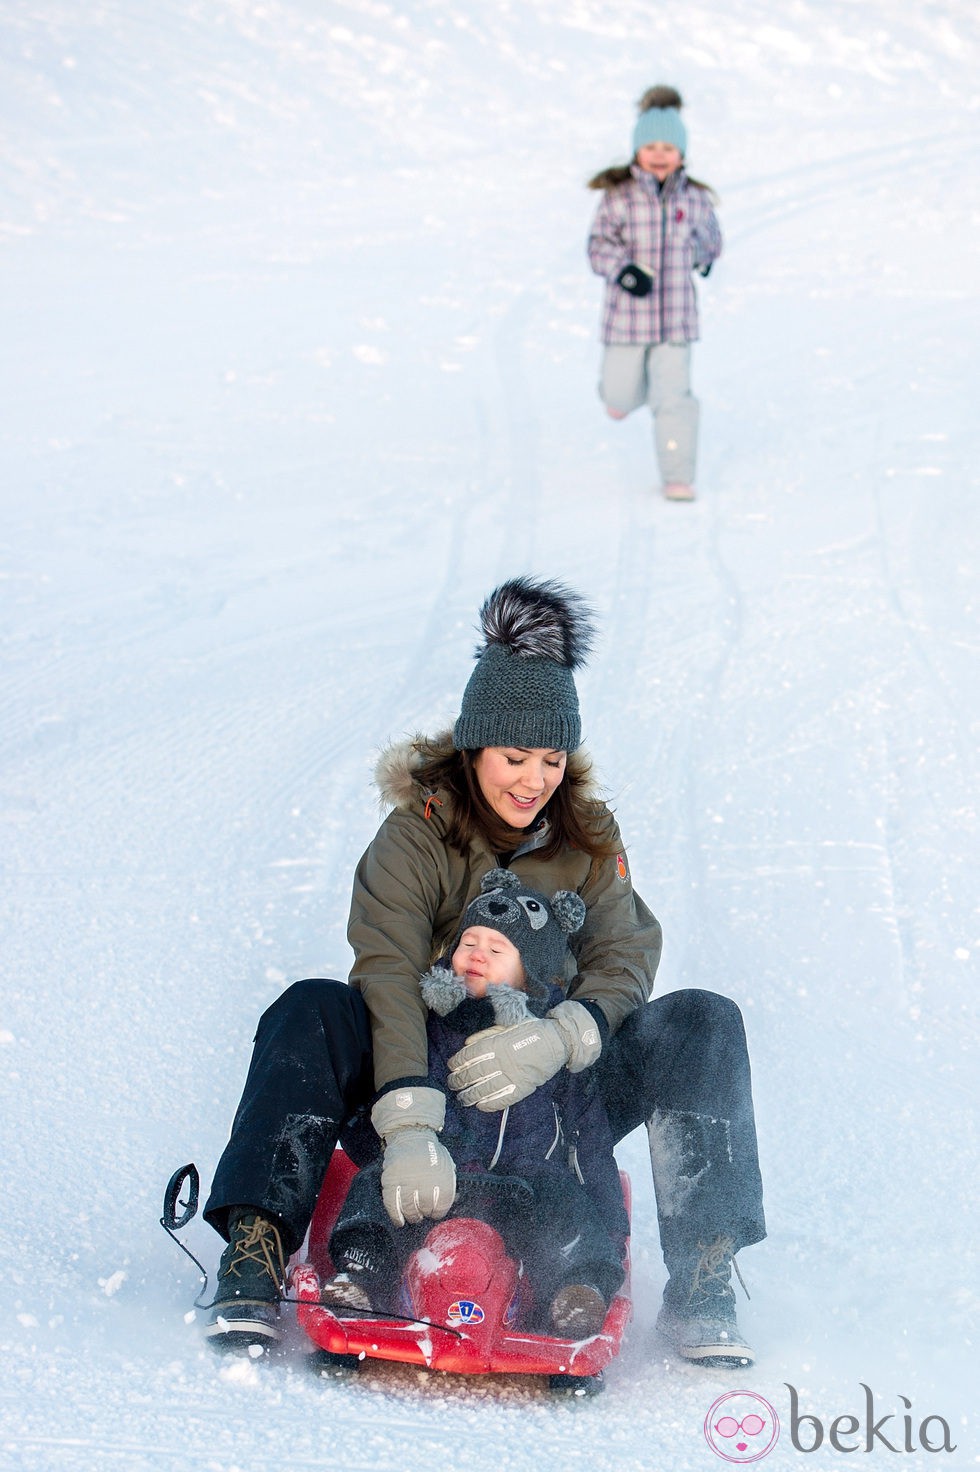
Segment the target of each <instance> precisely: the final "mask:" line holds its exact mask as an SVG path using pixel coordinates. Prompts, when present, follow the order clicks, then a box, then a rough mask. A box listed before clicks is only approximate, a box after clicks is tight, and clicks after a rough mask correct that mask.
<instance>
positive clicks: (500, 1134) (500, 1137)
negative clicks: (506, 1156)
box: [487, 1104, 510, 1170]
mask: <svg viewBox="0 0 980 1472" xmlns="http://www.w3.org/2000/svg"><path fill="white" fill-rule="evenodd" d="M509 1114H510V1105H509V1104H508V1105H507V1108H506V1109H505V1110H504V1112H503V1114H502V1115H501V1116H500V1129H499V1130H498V1131H497V1148H496V1150H495V1151H494V1152H493V1159H492V1160H491V1162H490V1164H489V1165H488V1166H487V1170H493V1168H494V1166H495V1165H496V1164H497V1161H498V1160H499V1159H500V1152H501V1150H503V1148H504V1131H505V1130H506V1128H507V1116H508V1115H509Z"/></svg>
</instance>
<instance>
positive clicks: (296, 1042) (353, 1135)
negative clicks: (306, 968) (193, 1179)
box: [204, 979, 766, 1256]
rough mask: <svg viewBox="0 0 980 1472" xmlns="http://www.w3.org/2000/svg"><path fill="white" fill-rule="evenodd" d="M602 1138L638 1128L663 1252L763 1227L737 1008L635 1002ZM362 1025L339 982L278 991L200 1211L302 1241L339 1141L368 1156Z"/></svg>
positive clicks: (608, 1084)
mask: <svg viewBox="0 0 980 1472" xmlns="http://www.w3.org/2000/svg"><path fill="white" fill-rule="evenodd" d="M594 1066H595V1068H596V1069H597V1070H598V1072H599V1078H600V1085H601V1089H602V1093H603V1098H604V1101H605V1105H606V1110H607V1113H608V1115H609V1122H610V1124H611V1126H612V1131H613V1137H614V1139H615V1140H617V1141H618V1140H621V1139H623V1138H624V1136H626V1135H628V1134H629V1133H630V1132H631V1131H632V1130H634V1129H636V1128H637V1127H638V1126H639V1125H641V1124H642V1125H646V1126H647V1131H648V1135H649V1139H650V1157H651V1162H652V1166H653V1180H654V1187H655V1190H656V1196H657V1214H658V1218H659V1224H660V1238H661V1243H662V1245H663V1248H664V1252H665V1254H667V1255H668V1256H669V1255H671V1254H675V1253H685V1252H688V1251H691V1250H693V1249H694V1248H696V1247H697V1246H698V1244H699V1243H701V1244H707V1243H708V1242H710V1241H712V1240H713V1239H714V1238H715V1237H717V1236H719V1235H725V1236H729V1237H731V1238H733V1239H734V1242H735V1248H736V1250H738V1249H739V1248H741V1247H747V1246H749V1245H750V1244H751V1243H753V1242H759V1241H761V1240H762V1238H763V1237H764V1236H765V1235H766V1228H765V1219H764V1216H763V1210H762V1180H761V1176H760V1172H759V1160H758V1150H757V1146H756V1133H755V1120H754V1115H753V1109H752V1086H751V1076H750V1070H749V1058H748V1049H747V1047H746V1042H745V1032H744V1028H743V1026H742V1017H741V1014H740V1012H739V1010H738V1008H737V1007H736V1006H735V1004H734V1002H732V1001H730V1000H729V999H728V998H727V997H723V996H719V995H718V994H717V993H715V992H707V991H700V990H687V991H676V992H668V993H666V994H665V995H663V996H659V997H655V998H654V999H653V1000H652V1001H650V1002H647V1003H646V1004H645V1005H644V1006H642V1007H638V1008H637V1009H636V1011H634V1012H632V1013H631V1014H630V1016H629V1017H628V1018H627V1019H626V1021H625V1022H624V1023H623V1025H622V1026H621V1027H620V1029H619V1031H618V1032H617V1033H616V1034H615V1036H614V1037H612V1038H610V1039H609V1040H608V1042H607V1043H606V1045H605V1047H604V1048H603V1050H602V1054H601V1056H600V1058H599V1060H598V1062H597V1063H596V1064H595V1065H594ZM374 1094H375V1089H374V1068H373V1059H372V1052H371V1028H370V1021H369V1018H368V1013H367V1008H366V1007H365V1005H364V1001H363V999H362V997H361V995H360V993H359V992H357V991H354V990H353V989H352V988H351V987H348V986H346V985H345V984H344V983H343V982H337V981H321V980H315V979H311V980H306V981H297V982H295V983H294V984H293V985H292V986H290V987H288V988H287V989H286V991H284V992H283V993H282V995H281V996H280V997H279V998H277V1000H276V1001H275V1002H273V1003H272V1005H271V1007H269V1008H268V1009H267V1011H265V1012H264V1013H263V1014H262V1017H261V1018H260V1019H259V1025H258V1030H257V1032H256V1035H255V1046H254V1049H253V1053H252V1061H251V1064H250V1066H249V1071H248V1076H247V1078H246V1080H245V1089H244V1092H243V1094H242V1099H241V1103H240V1104H239V1106H238V1111H237V1113H236V1115H235V1119H234V1122H233V1124H232V1129H231V1137H230V1139H229V1141H228V1144H227V1146H226V1147H225V1150H224V1152H223V1154H222V1156H221V1159H220V1160H219V1162H218V1166H217V1169H216V1171H215V1175H214V1181H213V1184H212V1188H211V1195H210V1197H209V1198H208V1202H207V1205H206V1207H205V1211H204V1215H205V1217H206V1219H207V1220H208V1221H209V1222H210V1223H211V1225H212V1226H213V1227H214V1228H215V1230H216V1231H218V1232H220V1233H221V1235H222V1236H224V1237H227V1235H228V1212H229V1208H231V1207H233V1206H254V1207H257V1208H258V1209H260V1210H261V1211H263V1212H264V1213H266V1214H267V1215H269V1216H272V1217H275V1218H278V1220H279V1222H280V1223H281V1225H282V1230H283V1236H284V1246H285V1247H286V1248H287V1250H288V1251H290V1252H293V1251H295V1250H296V1249H297V1248H298V1247H299V1246H300V1244H301V1243H302V1241H303V1238H304V1236H305V1235H306V1230H307V1228H308V1226H309V1223H310V1218H311V1217H312V1215H313V1208H314V1206H315V1204H316V1199H317V1195H318V1194H319V1190H320V1186H321V1183H322V1181H323V1177H324V1175H325V1173H326V1168H327V1164H328V1162H329V1159H330V1156H331V1154H332V1152H333V1150H334V1148H335V1146H336V1144H337V1142H338V1140H339V1141H340V1143H341V1144H342V1145H343V1146H344V1148H345V1149H346V1150H347V1152H348V1154H349V1155H350V1156H351V1158H352V1159H353V1160H354V1161H355V1163H356V1164H358V1165H366V1164H367V1163H368V1162H369V1161H370V1160H372V1159H375V1158H377V1156H378V1154H379V1152H380V1142H379V1140H378V1138H377V1136H376V1135H375V1133H374V1130H373V1129H372V1127H371V1123H370V1109H371V1104H372V1102H373V1100H374Z"/></svg>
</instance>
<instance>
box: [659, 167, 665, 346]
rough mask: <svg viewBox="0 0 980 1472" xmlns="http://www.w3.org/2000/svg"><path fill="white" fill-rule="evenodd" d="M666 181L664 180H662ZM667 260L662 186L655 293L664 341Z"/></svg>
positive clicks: (662, 189)
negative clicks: (658, 258) (657, 298)
mask: <svg viewBox="0 0 980 1472" xmlns="http://www.w3.org/2000/svg"><path fill="white" fill-rule="evenodd" d="M664 182H665V183H666V180H665V181H664ZM666 262H667V201H666V199H665V198H664V188H663V185H661V188H660V270H659V272H658V273H657V286H658V287H659V291H658V293H657V295H658V297H659V299H660V323H659V326H660V341H661V342H666V340H667V339H666V334H665V332H664V322H665V321H666V318H667V288H666V285H665V283H664V266H665V265H666Z"/></svg>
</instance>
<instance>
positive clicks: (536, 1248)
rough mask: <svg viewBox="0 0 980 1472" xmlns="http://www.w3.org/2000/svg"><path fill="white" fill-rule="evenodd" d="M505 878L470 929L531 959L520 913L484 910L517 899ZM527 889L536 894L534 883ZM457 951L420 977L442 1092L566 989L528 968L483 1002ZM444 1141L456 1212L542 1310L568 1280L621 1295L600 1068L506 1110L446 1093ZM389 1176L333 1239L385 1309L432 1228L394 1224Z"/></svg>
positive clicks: (563, 1072) (619, 1217)
mask: <svg viewBox="0 0 980 1472" xmlns="http://www.w3.org/2000/svg"><path fill="white" fill-rule="evenodd" d="M504 872H506V871H504ZM500 873H501V871H493V872H492V874H490V875H488V876H487V877H486V879H485V880H484V895H482V896H480V897H479V898H478V899H477V900H475V901H474V902H473V904H472V905H471V906H470V908H469V909H468V910H467V912H466V915H464V917H463V924H462V925H461V931H462V929H465V928H466V926H467V925H475V924H481V925H487V926H490V927H492V928H495V929H500V930H502V931H503V932H504V933H506V934H507V935H508V936H509V937H510V938H511V939H512V940H514V941H515V944H518V949H520V950H521V952H522V956H523V955H524V954H525V952H524V948H523V947H522V946H521V945H520V938H519V935H518V934H516V933H515V929H516V927H517V926H518V925H519V923H520V920H521V917H520V915H518V917H517V920H516V921H513V922H512V923H510V924H508V923H507V919H506V917H505V916H503V915H502V914H499V913H491V914H487V913H482V914H481V913H479V910H478V907H480V905H481V901H482V900H483V899H484V897H485V896H486V894H487V893H488V892H489V894H490V897H491V900H492V901H493V903H494V904H501V903H513V896H512V894H511V891H512V890H513V889H514V887H515V881H514V876H513V875H511V874H509V873H508V875H507V882H505V884H504V886H503V889H502V891H496V890H494V889H493V888H492V881H493V879H494V877H495V876H499V875H500ZM488 886H489V891H488ZM501 892H502V893H503V896H504V898H503V899H501V898H500V894H501ZM521 893H522V896H524V897H526V896H533V891H528V890H526V889H524V887H523V886H521ZM534 898H535V899H536V900H540V899H541V897H540V896H534ZM557 898H558V897H557V896H556V897H555V899H557ZM543 903H545V902H543ZM475 909H476V910H477V913H476V914H474V913H471V912H473V911H474V910H475ZM548 913H549V919H548V925H549V927H550V926H552V925H555V926H557V922H556V921H555V920H553V919H552V917H551V912H550V909H549V912H548ZM536 932H537V933H536V934H534V936H533V940H530V941H529V945H533V946H534V948H535V949H536V950H540V948H541V943H542V941H543V940H544V939H545V937H544V936H543V935H542V934H541V926H540V921H539V923H538V925H537V926H536ZM449 955H451V951H450V952H449V953H448V954H447V956H445V957H443V958H442V959H441V960H440V961H439V962H437V963H436V965H435V966H433V967H432V969H431V970H430V971H428V972H427V973H426V974H425V976H423V977H422V980H421V989H422V995H423V997H424V999H425V1002H426V1005H427V1006H428V1008H429V1017H428V1022H427V1032H428V1039H429V1081H430V1083H431V1084H432V1085H433V1086H434V1087H441V1088H446V1080H447V1077H448V1073H449V1067H448V1062H449V1059H450V1058H451V1057H452V1056H453V1054H454V1053H456V1052H458V1051H459V1049H460V1048H461V1047H462V1046H463V1044H464V1043H465V1042H466V1040H467V1038H469V1037H471V1036H472V1035H473V1034H474V1033H477V1032H481V1031H482V1030H483V1029H484V1028H487V1027H494V1026H513V1025H514V1024H516V1023H519V1022H522V1021H524V1020H525V1019H526V1018H527V1017H528V1016H543V1015H544V1014H545V1013H546V1012H547V1011H548V1010H549V1009H550V1008H551V1007H554V1006H556V1005H557V1004H558V1003H559V1002H561V1001H563V1000H564V993H563V992H562V990H561V988H560V987H558V986H556V985H554V984H550V983H548V984H542V983H541V982H540V980H538V979H537V978H535V977H534V975H533V973H532V972H531V970H530V968H528V966H527V964H525V969H526V971H528V990H527V992H520V991H516V990H514V989H513V988H512V987H508V986H500V985H497V986H491V987H490V988H489V989H488V992H487V995H486V996H485V997H482V998H480V999H476V998H473V997H471V996H469V994H468V993H467V991H466V988H465V986H464V984H463V982H462V981H461V980H460V979H459V978H458V977H457V976H454V975H453V972H452V970H451V967H450V965H449ZM441 1139H442V1142H443V1144H445V1145H446V1147H447V1148H448V1150H449V1152H450V1154H451V1155H452V1157H453V1159H454V1160H455V1162H456V1168H457V1197H456V1201H455V1203H454V1205H453V1207H452V1209H451V1210H450V1213H449V1215H450V1216H473V1217H477V1218H479V1219H480V1220H481V1221H485V1222H487V1223H488V1224H489V1225H490V1226H492V1227H494V1228H496V1230H497V1231H498V1232H499V1233H500V1235H501V1237H502V1238H503V1240H504V1244H505V1246H506V1248H507V1251H508V1253H509V1254H510V1255H511V1256H512V1257H514V1258H515V1260H517V1261H519V1262H521V1263H522V1264H523V1267H524V1272H525V1274H526V1276H527V1278H528V1280H529V1282H530V1284H531V1287H532V1290H533V1293H534V1298H535V1303H536V1305H538V1306H540V1308H541V1309H546V1308H547V1306H548V1304H550V1302H551V1300H552V1298H553V1297H554V1295H555V1293H556V1292H557V1291H558V1289H559V1288H561V1287H562V1286H563V1285H564V1284H566V1283H589V1284H591V1285H593V1286H594V1287H596V1288H598V1290H599V1291H600V1292H601V1293H602V1295H603V1297H604V1298H605V1299H606V1300H607V1302H608V1300H609V1299H610V1298H612V1296H613V1294H614V1293H615V1292H616V1289H617V1288H618V1287H619V1286H620V1284H621V1283H622V1281H623V1268H622V1257H623V1247H624V1243H625V1239H626V1235H627V1233H628V1230H629V1223H628V1220H627V1217H626V1212H625V1208H624V1206H623V1195H622V1189H621V1186H620V1180H619V1171H618V1168H617V1165H616V1161H615V1158H614V1156H613V1139H612V1133H611V1130H610V1128H609V1122H608V1119H607V1117H606V1112H605V1108H604V1106H603V1103H602V1099H601V1096H600V1093H599V1089H598V1086H597V1082H596V1080H595V1076H594V1073H593V1071H592V1069H585V1070H584V1071H583V1072H581V1073H577V1074H572V1073H569V1072H568V1070H567V1069H565V1068H562V1069H559V1071H558V1073H557V1074H556V1075H555V1076H554V1078H552V1079H551V1080H549V1081H548V1082H547V1083H545V1084H542V1085H541V1086H540V1087H539V1088H537V1089H536V1090H535V1091H534V1093H533V1094H531V1095H530V1096H529V1097H528V1098H527V1099H523V1100H521V1102H520V1103H518V1104H515V1105H513V1106H511V1107H510V1108H509V1109H505V1110H502V1111H499V1112H498V1111H487V1112H485V1111H483V1110H479V1109H476V1108H467V1107H465V1106H463V1105H461V1104H460V1103H459V1102H458V1100H457V1099H456V1096H455V1095H454V1094H452V1093H450V1092H448V1090H447V1103H446V1122H445V1126H444V1129H443V1132H442V1136H441ZM380 1174H381V1166H380V1164H374V1165H371V1166H368V1167H366V1168H365V1169H364V1170H362V1171H360V1172H359V1174H358V1175H357V1176H356V1177H355V1178H354V1181H353V1183H352V1185H351V1189H350V1192H349V1194H348V1197H347V1201H346V1202H345V1204H344V1207H343V1209H342V1211H341V1214H340V1217H339V1219H338V1221H337V1225H336V1227H335V1228H334V1232H333V1234H332V1236H331V1240H330V1255H331V1257H332V1259H333V1262H334V1265H335V1267H336V1268H337V1269H338V1271H340V1270H343V1268H344V1267H345V1266H346V1265H347V1264H348V1263H351V1264H353V1263H355V1262H356V1263H361V1264H364V1263H369V1264H370V1266H371V1267H372V1268H373V1269H374V1272H375V1273H376V1274H377V1279H376V1287H375V1289H374V1294H375V1297H376V1299H377V1300H378V1302H377V1305H376V1306H377V1307H379V1308H380V1307H382V1304H381V1301H380V1300H381V1298H382V1296H383V1297H384V1298H385V1306H390V1307H394V1306H395V1305H396V1303H397V1292H398V1281H399V1279H400V1277H401V1272H402V1269H403V1268H404V1265H405V1263H406V1261H407V1259H408V1256H409V1255H410V1253H411V1252H412V1251H414V1250H415V1249H416V1248H417V1247H419V1246H421V1244H422V1242H423V1241H424V1239H425V1237H426V1236H427V1234H428V1232H429V1230H430V1229H431V1226H432V1223H431V1222H423V1223H421V1224H420V1225H419V1226H415V1227H413V1226H411V1225H406V1226H403V1227H397V1228H396V1227H394V1226H393V1225H392V1223H391V1221H390V1220H389V1218H388V1214H387V1212H386V1210H385V1208H384V1205H383V1202H382V1199H381V1185H380ZM488 1177H492V1178H496V1179H497V1180H499V1181H500V1183H501V1184H500V1186H499V1187H495V1186H494V1185H493V1181H492V1180H490V1181H488V1179H487V1178H488ZM515 1181H516V1182H517V1183H518V1184H517V1186H516V1187H514V1188H513V1189H509V1188H508V1185H507V1183H508V1182H515ZM520 1183H523V1186H521V1185H520ZM528 1188H529V1189H528Z"/></svg>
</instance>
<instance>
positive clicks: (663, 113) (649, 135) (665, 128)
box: [633, 107, 687, 157]
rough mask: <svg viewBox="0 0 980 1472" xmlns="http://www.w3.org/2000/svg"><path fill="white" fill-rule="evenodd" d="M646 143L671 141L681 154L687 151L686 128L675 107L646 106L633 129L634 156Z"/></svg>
mask: <svg viewBox="0 0 980 1472" xmlns="http://www.w3.org/2000/svg"><path fill="white" fill-rule="evenodd" d="M646 143H672V144H673V145H674V147H675V148H676V149H677V150H678V152H679V153H680V154H681V155H682V156H683V155H684V154H686V153H687V129H686V128H685V126H684V122H683V119H682V118H681V115H680V112H679V111H678V109H677V108H676V107H648V108H647V110H646V112H641V113H640V116H639V117H638V118H637V121H636V127H635V128H634V129H633V155H634V157H635V156H636V154H637V153H638V152H639V150H640V149H641V148H642V147H643V146H644V144H646Z"/></svg>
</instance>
